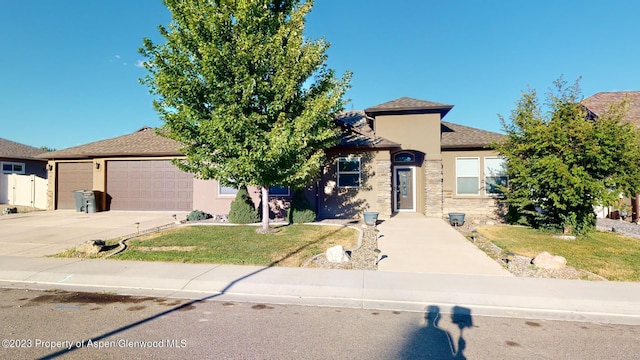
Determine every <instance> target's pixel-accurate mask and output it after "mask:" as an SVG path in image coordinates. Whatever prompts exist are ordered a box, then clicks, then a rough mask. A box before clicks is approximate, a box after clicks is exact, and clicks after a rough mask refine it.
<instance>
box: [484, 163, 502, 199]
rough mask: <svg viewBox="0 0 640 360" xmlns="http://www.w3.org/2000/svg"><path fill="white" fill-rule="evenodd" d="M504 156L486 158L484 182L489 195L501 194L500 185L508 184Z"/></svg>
mask: <svg viewBox="0 0 640 360" xmlns="http://www.w3.org/2000/svg"><path fill="white" fill-rule="evenodd" d="M505 165H506V164H505V161H504V158H500V157H486V158H484V183H485V193H486V194H487V195H501V194H502V191H500V188H499V186H507V173H506V171H505Z"/></svg>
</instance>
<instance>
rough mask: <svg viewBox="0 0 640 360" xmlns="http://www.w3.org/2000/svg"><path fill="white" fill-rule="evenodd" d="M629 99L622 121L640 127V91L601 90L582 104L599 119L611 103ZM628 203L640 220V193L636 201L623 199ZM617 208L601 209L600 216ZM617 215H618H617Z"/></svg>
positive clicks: (633, 218) (592, 116)
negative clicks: (639, 216)
mask: <svg viewBox="0 0 640 360" xmlns="http://www.w3.org/2000/svg"><path fill="white" fill-rule="evenodd" d="M622 101H627V106H628V108H627V113H626V115H625V117H624V119H622V122H626V123H631V124H634V125H635V126H636V127H640V91H611V92H599V93H597V94H594V95H592V96H590V97H588V98H586V99H584V100H583V101H582V105H583V106H584V107H585V108H586V109H587V111H588V112H589V115H590V117H591V118H594V119H597V118H598V117H599V116H601V115H602V114H604V113H605V112H606V111H607V110H608V109H609V107H610V106H611V105H614V104H619V103H621V102H622ZM623 201H624V202H625V203H626V204H627V205H629V204H630V205H631V207H632V220H633V221H634V222H635V221H638V214H639V213H640V212H639V211H638V209H639V208H640V195H636V197H635V199H634V201H631V200H630V199H624V200H623ZM610 210H615V209H599V210H598V211H597V214H598V216H600V217H605V216H609V215H610V214H609V211H610ZM616 216H617V215H616Z"/></svg>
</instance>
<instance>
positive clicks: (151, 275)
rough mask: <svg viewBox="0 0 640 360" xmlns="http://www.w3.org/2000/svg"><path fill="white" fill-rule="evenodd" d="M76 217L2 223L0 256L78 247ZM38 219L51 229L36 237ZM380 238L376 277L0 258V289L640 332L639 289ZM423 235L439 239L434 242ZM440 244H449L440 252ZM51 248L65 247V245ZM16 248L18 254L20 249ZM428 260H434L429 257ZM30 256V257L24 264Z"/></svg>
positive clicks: (425, 222) (403, 238)
mask: <svg viewBox="0 0 640 360" xmlns="http://www.w3.org/2000/svg"><path fill="white" fill-rule="evenodd" d="M51 214H53V215H51ZM98 214H100V215H99V218H100V219H101V220H99V221H98V216H95V217H94V218H93V220H94V221H97V222H96V223H95V224H94V225H95V229H96V230H97V231H99V232H101V233H108V234H113V233H116V232H117V231H116V232H111V231H110V230H107V229H106V227H107V226H108V224H113V226H114V227H116V228H117V227H122V229H121V232H123V233H126V232H127V231H130V230H131V224H128V223H127V221H128V222H132V220H135V219H136V216H142V215H136V214H137V213H131V214H129V216H128V217H126V216H124V218H125V219H128V220H126V221H125V220H121V221H113V220H110V216H109V215H108V214H109V213H98ZM98 214H90V215H89V216H93V215H98ZM18 215H21V214H18ZM52 216H53V217H56V216H58V217H59V218H60V222H61V223H63V224H65V227H64V228H62V227H56V226H55V221H54V220H53V218H52ZM74 216H76V217H77V215H76V214H72V213H68V212H57V211H56V212H42V213H40V214H35V215H29V216H28V217H29V219H30V221H20V222H18V223H19V224H20V226H12V223H13V222H14V221H16V220H20V219H17V218H14V219H13V220H12V219H11V218H4V217H3V218H2V219H0V246H4V244H6V243H12V242H11V239H14V238H16V235H15V234H16V228H18V227H20V228H22V230H23V231H25V232H29V233H30V236H29V238H31V239H38V236H39V233H38V231H42V232H43V233H42V234H40V235H43V236H44V235H46V234H44V233H50V231H53V230H55V229H64V231H63V232H64V234H66V235H67V236H68V237H70V238H74V239H79V237H78V236H76V235H77V234H75V233H74V230H73V229H74V226H73V225H72V223H73V221H69V218H73V217H74ZM85 216H87V214H85V215H82V217H85ZM113 216H114V218H118V217H121V216H122V215H120V214H114V215H113ZM167 218H168V219H169V220H168V221H166V219H167ZM40 219H45V220H46V221H45V222H47V224H48V225H47V226H40V227H39V226H38V225H37V223H38V221H39V220H40ZM163 219H165V221H166V223H171V220H173V218H172V217H171V214H166V213H165V214H162V213H156V219H155V220H153V221H152V220H148V221H149V226H151V224H152V223H153V226H159V225H156V224H158V223H160V222H162V220H163ZM81 220H82V219H80V220H78V221H79V225H78V226H77V227H78V228H79V229H80V230H78V231H79V233H83V234H84V232H85V231H86V228H87V226H86V225H87V223H83V222H82V221H81ZM85 220H86V219H85ZM154 221H155V222H154ZM135 222H137V221H135ZM123 224H124V225H123ZM127 224H128V225H127ZM29 225H31V226H29ZM125 225H127V226H125ZM379 229H380V234H381V235H382V236H381V238H380V241H379V246H380V249H381V250H382V254H385V253H388V254H389V255H388V257H387V258H386V259H384V260H382V261H381V262H380V267H379V269H378V271H359V270H326V269H309V268H284V267H256V266H235V265H216V264H181V263H160V262H135V261H119V260H97V259H92V260H86V259H70V258H51V257H42V256H34V255H33V251H27V252H20V251H18V252H17V253H15V252H14V253H10V254H6V253H3V252H0V287H9V288H29V289H65V290H75V291H93V292H110V293H117V294H125V295H144V296H160V297H174V298H186V299H202V300H220V301H246V302H261V303H273V304H296V305H309V306H334V307H348V308H364V309H379V310H400V311H418V312H423V311H424V309H425V307H426V306H428V305H437V306H439V307H440V309H441V311H442V312H443V313H448V312H450V311H451V309H452V308H453V307H454V306H463V307H466V308H469V309H471V310H472V311H473V314H474V315H478V316H483V315H485V316H503V317H520V318H531V319H547V320H571V321H588V322H602V323H618V324H629V325H640V283H629V282H606V281H603V282H595V281H581V280H556V279H537V278H517V277H513V276H510V274H508V273H506V271H505V270H503V269H502V268H501V267H500V266H499V265H498V264H497V263H495V262H493V261H491V260H490V259H489V258H487V257H486V255H485V254H484V253H482V252H481V251H479V250H478V251H477V252H475V251H474V248H475V247H474V246H473V245H472V244H470V243H469V242H468V241H466V240H465V239H464V238H463V237H461V236H460V234H459V233H458V232H456V231H455V230H453V229H450V228H448V225H447V224H446V223H445V222H444V221H442V220H435V221H434V220H433V219H426V218H423V217H416V216H413V217H400V216H399V217H393V218H391V219H388V220H386V221H385V222H383V223H382V224H381V225H380V226H379ZM412 229H413V230H412ZM447 230H450V231H447ZM425 231H427V232H428V231H432V233H434V234H438V235H437V236H431V237H428V236H426V235H425V234H427V233H425ZM19 236H22V235H19ZM83 236H85V235H83ZM86 237H88V238H95V236H93V237H92V236H90V235H86ZM44 238H45V240H46V236H44ZM436 238H437V239H440V240H442V241H444V243H438V242H434V241H436V240H434V239H436ZM383 239H384V241H382V240H383ZM53 241H54V242H53V244H60V243H61V241H60V239H59V238H58V237H56V238H55V240H53ZM392 242H393V243H392ZM430 242H431V246H429V243H430ZM403 243H404V244H405V246H406V248H403V246H402V244H403ZM425 243H426V244H425ZM12 244H14V245H13V246H12V249H14V250H15V249H16V248H17V247H18V246H19V244H15V243H12ZM38 244H39V246H38V248H41V249H44V248H52V247H47V245H46V244H45V243H44V240H39V242H38ZM65 244H66V243H65ZM416 244H418V245H416ZM455 244H457V245H455ZM417 246H418V247H417ZM419 246H425V247H424V248H422V247H419ZM468 246H471V248H469V247H468ZM31 249H33V247H32V248H31ZM476 250H477V249H476ZM429 251H432V252H434V254H435V255H434V256H435V257H431V258H430V257H428V256H426V255H425V254H426V252H429ZM25 253H26V254H28V255H26V256H25V255H22V256H20V255H21V254H25ZM432 255H433V254H432ZM447 258H449V259H450V260H451V261H446V260H447ZM460 259H466V260H463V261H460ZM485 260H489V261H485ZM385 261H388V262H387V263H386V264H385ZM425 263H426V265H425ZM394 264H397V266H396V265H394ZM407 264H414V265H413V266H414V268H411V267H407ZM436 264H440V265H438V266H435V265H436Z"/></svg>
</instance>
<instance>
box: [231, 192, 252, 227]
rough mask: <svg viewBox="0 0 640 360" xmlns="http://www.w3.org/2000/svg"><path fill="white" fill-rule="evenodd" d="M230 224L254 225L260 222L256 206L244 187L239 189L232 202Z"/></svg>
mask: <svg viewBox="0 0 640 360" xmlns="http://www.w3.org/2000/svg"><path fill="white" fill-rule="evenodd" d="M229 222H232V223H234V224H253V223H256V222H258V211H257V210H256V205H255V204H254V203H253V200H252V199H251V196H249V192H248V191H247V188H246V187H244V186H242V187H240V189H238V192H237V193H236V198H235V199H234V200H233V201H232V202H231V209H230V210H229Z"/></svg>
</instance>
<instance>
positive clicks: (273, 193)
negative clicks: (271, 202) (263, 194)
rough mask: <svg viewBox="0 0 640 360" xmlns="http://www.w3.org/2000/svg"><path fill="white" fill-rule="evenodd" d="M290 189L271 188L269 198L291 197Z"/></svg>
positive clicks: (273, 186) (284, 187)
mask: <svg viewBox="0 0 640 360" xmlns="http://www.w3.org/2000/svg"><path fill="white" fill-rule="evenodd" d="M289 195H290V193H289V188H288V187H286V186H279V185H272V186H269V196H289Z"/></svg>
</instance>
